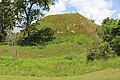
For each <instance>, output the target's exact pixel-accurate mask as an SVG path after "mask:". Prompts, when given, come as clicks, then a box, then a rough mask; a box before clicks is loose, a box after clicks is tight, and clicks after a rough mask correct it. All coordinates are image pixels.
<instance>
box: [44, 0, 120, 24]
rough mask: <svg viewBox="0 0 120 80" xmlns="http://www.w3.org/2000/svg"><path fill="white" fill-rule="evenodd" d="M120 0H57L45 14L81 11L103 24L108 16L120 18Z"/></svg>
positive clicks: (80, 12)
mask: <svg viewBox="0 0 120 80" xmlns="http://www.w3.org/2000/svg"><path fill="white" fill-rule="evenodd" d="M119 5H120V0H56V1H55V5H52V6H50V11H49V12H46V11H45V12H44V13H45V15H46V16H47V15H55V14H63V13H79V14H81V15H83V16H85V17H87V18H88V19H92V20H94V21H95V23H96V24H99V25H101V23H102V21H103V20H104V19H105V18H107V17H111V18H114V19H116V18H120V6H119Z"/></svg>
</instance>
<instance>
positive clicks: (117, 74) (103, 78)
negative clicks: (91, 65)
mask: <svg viewBox="0 0 120 80" xmlns="http://www.w3.org/2000/svg"><path fill="white" fill-rule="evenodd" d="M0 80H120V69H112V68H108V69H105V70H102V71H96V72H92V73H88V74H84V75H78V76H67V77H30V76H10V75H0Z"/></svg>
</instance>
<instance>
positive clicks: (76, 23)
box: [19, 14, 98, 57]
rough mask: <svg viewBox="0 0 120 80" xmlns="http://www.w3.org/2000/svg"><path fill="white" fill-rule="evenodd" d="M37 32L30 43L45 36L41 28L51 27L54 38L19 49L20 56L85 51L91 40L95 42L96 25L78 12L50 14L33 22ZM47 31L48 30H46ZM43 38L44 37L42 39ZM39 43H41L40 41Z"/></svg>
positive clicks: (79, 52) (43, 55) (69, 53)
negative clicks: (33, 46) (45, 43)
mask: <svg viewBox="0 0 120 80" xmlns="http://www.w3.org/2000/svg"><path fill="white" fill-rule="evenodd" d="M33 26H34V27H36V28H37V29H38V30H37V31H38V32H39V34H38V33H36V34H33V35H32V40H33V42H32V43H35V42H34V41H38V42H39V40H41V39H42V38H40V37H39V36H43V37H46V36H44V35H49V34H47V31H46V32H45V33H44V32H43V31H41V29H43V28H45V27H47V28H51V29H52V30H53V31H54V32H55V34H54V35H53V36H54V37H55V38H54V39H53V40H52V41H50V42H48V44H47V45H44V46H41V45H38V46H35V47H37V48H31V47H24V49H22V48H21V49H22V50H21V49H20V50H19V55H20V56H21V57H50V56H52V57H53V56H58V55H66V54H67V55H73V54H81V53H85V54H86V53H87V49H88V48H89V47H90V46H91V45H92V43H93V42H97V38H98V37H97V31H96V25H95V24H94V23H93V22H92V21H90V20H88V19H87V18H85V17H83V16H82V15H80V14H59V15H50V16H47V17H44V18H43V19H41V20H39V21H37V22H36V23H35V24H33ZM48 33H49V32H48ZM43 40H44V39H43ZM41 43H43V42H42V41H41Z"/></svg>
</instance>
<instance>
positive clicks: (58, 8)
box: [45, 0, 68, 15]
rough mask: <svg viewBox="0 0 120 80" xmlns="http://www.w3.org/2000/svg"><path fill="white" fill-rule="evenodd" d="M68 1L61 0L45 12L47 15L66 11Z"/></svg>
mask: <svg viewBox="0 0 120 80" xmlns="http://www.w3.org/2000/svg"><path fill="white" fill-rule="evenodd" d="M67 1H68V0H59V1H58V2H56V3H55V5H52V6H50V11H49V12H45V13H46V15H54V14H62V13H65V10H66V4H67V3H66V2H67Z"/></svg>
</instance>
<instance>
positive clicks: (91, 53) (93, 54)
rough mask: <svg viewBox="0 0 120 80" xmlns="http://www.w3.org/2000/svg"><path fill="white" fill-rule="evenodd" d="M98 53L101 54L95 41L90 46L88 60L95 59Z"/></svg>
mask: <svg viewBox="0 0 120 80" xmlns="http://www.w3.org/2000/svg"><path fill="white" fill-rule="evenodd" d="M98 55H99V50H98V47H97V46H96V44H95V43H93V44H92V46H90V47H89V48H88V53H87V61H93V60H94V59H97V58H98Z"/></svg>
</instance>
